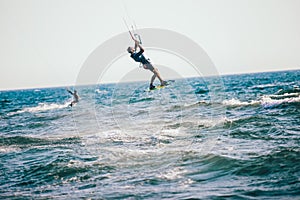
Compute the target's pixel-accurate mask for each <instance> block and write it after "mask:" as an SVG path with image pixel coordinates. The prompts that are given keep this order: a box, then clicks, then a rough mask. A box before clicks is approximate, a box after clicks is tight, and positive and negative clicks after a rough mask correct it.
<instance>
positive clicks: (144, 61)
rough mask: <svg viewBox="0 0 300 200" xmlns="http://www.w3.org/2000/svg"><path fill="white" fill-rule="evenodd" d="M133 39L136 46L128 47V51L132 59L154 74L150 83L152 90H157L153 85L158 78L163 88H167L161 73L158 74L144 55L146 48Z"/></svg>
mask: <svg viewBox="0 0 300 200" xmlns="http://www.w3.org/2000/svg"><path fill="white" fill-rule="evenodd" d="M132 39H133V40H134V42H135V45H134V47H128V48H127V51H128V53H130V57H131V58H132V59H133V60H135V61H136V62H140V63H142V64H143V67H144V69H149V70H150V71H151V72H153V76H152V77H151V81H150V90H153V89H155V86H154V85H153V82H154V80H155V78H156V77H157V78H158V79H159V81H160V85H161V86H165V85H167V82H166V81H164V80H163V79H162V78H161V76H160V74H159V72H158V69H157V68H154V67H153V65H152V64H151V63H150V62H149V60H147V59H146V58H145V57H144V55H143V53H144V51H145V50H144V48H143V47H142V46H141V45H140V43H139V41H138V40H136V39H135V38H133V37H132ZM137 47H139V49H140V51H139V52H136V50H137Z"/></svg>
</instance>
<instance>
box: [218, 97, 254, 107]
mask: <svg viewBox="0 0 300 200" xmlns="http://www.w3.org/2000/svg"><path fill="white" fill-rule="evenodd" d="M222 104H224V105H226V106H249V105H258V104H260V101H254V100H252V101H250V102H243V101H240V100H238V99H234V98H232V99H230V100H224V101H223V102H222Z"/></svg>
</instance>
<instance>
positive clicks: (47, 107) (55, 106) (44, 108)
mask: <svg viewBox="0 0 300 200" xmlns="http://www.w3.org/2000/svg"><path fill="white" fill-rule="evenodd" d="M69 105H70V102H66V103H64V104H56V103H50V104H47V103H39V104H38V106H34V107H27V108H23V109H22V110H19V111H16V112H11V113H9V114H8V115H15V114H20V113H24V112H29V113H35V112H42V111H49V110H55V109H62V108H67V107H68V106H69Z"/></svg>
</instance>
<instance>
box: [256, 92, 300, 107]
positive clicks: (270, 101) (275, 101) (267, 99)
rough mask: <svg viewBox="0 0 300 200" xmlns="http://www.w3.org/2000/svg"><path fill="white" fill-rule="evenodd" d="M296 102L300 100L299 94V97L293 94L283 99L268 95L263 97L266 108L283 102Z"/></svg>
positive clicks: (262, 102)
mask: <svg viewBox="0 0 300 200" xmlns="http://www.w3.org/2000/svg"><path fill="white" fill-rule="evenodd" d="M276 96H279V95H276ZM295 102H300V96H299V95H298V96H297V97H295V96H293V97H287V98H283V99H273V98H272V97H271V96H268V95H266V96H263V97H262V100H261V105H262V106H263V107H265V108H269V107H274V106H278V105H280V104H283V103H295Z"/></svg>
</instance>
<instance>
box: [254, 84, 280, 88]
mask: <svg viewBox="0 0 300 200" xmlns="http://www.w3.org/2000/svg"><path fill="white" fill-rule="evenodd" d="M275 86H277V85H275V84H271V83H270V84H262V85H255V86H252V87H250V88H258V89H264V88H268V87H275Z"/></svg>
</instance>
